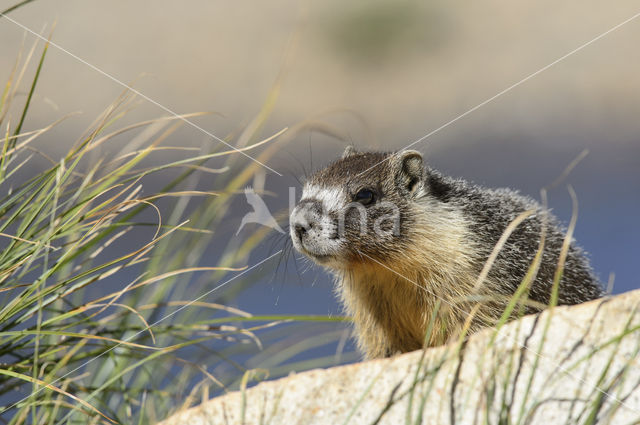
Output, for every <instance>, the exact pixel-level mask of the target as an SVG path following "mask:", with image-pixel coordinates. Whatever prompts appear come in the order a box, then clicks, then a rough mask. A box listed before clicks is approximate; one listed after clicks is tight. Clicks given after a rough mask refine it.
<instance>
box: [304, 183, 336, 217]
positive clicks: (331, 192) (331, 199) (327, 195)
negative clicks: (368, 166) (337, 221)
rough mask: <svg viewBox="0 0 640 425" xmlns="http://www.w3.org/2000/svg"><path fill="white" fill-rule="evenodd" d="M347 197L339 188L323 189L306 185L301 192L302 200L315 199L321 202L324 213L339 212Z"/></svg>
mask: <svg viewBox="0 0 640 425" xmlns="http://www.w3.org/2000/svg"><path fill="white" fill-rule="evenodd" d="M346 197H347V195H346V193H345V191H344V189H343V188H341V187H323V186H316V185H313V184H306V185H305V186H304V189H303V190H302V199H301V201H303V200H305V199H317V200H318V201H320V202H322V207H323V210H324V211H325V212H329V211H334V212H335V211H340V210H341V209H342V208H344V206H345V203H346V201H345V199H346Z"/></svg>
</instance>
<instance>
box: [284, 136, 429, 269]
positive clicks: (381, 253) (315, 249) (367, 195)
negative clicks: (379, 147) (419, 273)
mask: <svg viewBox="0 0 640 425" xmlns="http://www.w3.org/2000/svg"><path fill="white" fill-rule="evenodd" d="M424 187H425V171H424V166H423V163H422V155H421V154H420V153H419V152H417V151H401V152H396V153H381V152H362V153H361V152H356V151H355V150H354V149H353V148H351V147H348V148H347V149H346V150H345V152H344V154H343V155H342V158H340V159H339V160H337V161H335V162H333V163H332V164H330V165H329V166H327V167H326V168H325V169H323V170H320V171H319V172H317V173H316V174H314V175H313V176H311V178H309V180H308V181H307V182H306V183H305V185H304V188H303V191H302V197H301V199H300V202H299V203H298V205H297V206H296V207H295V209H294V210H293V211H292V213H291V217H290V232H291V239H292V240H293V245H294V246H295V247H296V249H297V250H298V251H300V252H301V253H303V254H305V255H307V256H308V257H310V258H311V259H313V260H314V261H315V262H316V263H318V264H321V265H324V266H327V267H331V268H334V269H345V268H349V266H350V265H352V264H354V263H359V262H362V261H366V257H372V258H375V259H378V260H382V261H384V259H388V258H389V256H390V255H391V254H393V253H394V252H396V253H401V252H402V251H403V249H402V248H403V245H404V244H405V243H406V239H407V233H408V232H409V229H410V228H411V224H412V223H411V222H412V217H413V216H414V215H413V214H411V211H412V209H413V208H414V206H415V202H416V201H417V200H418V199H419V198H421V197H422V196H424V194H425V193H424Z"/></svg>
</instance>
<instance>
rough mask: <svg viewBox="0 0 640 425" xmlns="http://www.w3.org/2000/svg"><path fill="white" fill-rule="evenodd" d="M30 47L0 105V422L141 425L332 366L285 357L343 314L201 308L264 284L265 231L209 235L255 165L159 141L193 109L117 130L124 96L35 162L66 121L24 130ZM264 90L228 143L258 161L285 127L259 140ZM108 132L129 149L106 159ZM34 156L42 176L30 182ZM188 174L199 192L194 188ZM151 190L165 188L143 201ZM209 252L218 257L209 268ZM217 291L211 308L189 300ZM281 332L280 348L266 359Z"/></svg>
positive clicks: (329, 336)
mask: <svg viewBox="0 0 640 425" xmlns="http://www.w3.org/2000/svg"><path fill="white" fill-rule="evenodd" d="M37 46H38V45H37V44H35V45H34V46H33V48H32V49H31V50H30V51H29V53H28V54H27V55H26V56H25V58H24V59H20V58H19V59H18V61H17V62H16V66H15V68H14V69H13V71H12V72H11V73H10V76H9V78H8V80H7V83H6V84H5V88H4V90H3V91H2V97H1V98H0V128H1V129H2V138H3V140H2V155H1V157H0V193H2V195H0V243H1V245H0V246H1V247H2V250H1V251H0V299H1V303H0V399H2V400H10V401H9V402H5V405H4V406H0V418H1V419H2V420H3V422H4V423H9V424H11V425H19V424H36V423H37V424H59V423H68V424H75V423H82V424H85V423H123V424H125V423H126V424H130V423H153V422H154V421H156V420H158V419H162V418H164V417H165V416H166V415H167V414H169V413H170V412H171V411H175V410H177V409H181V408H185V407H188V406H190V405H192V404H195V403H198V402H199V401H201V400H202V399H206V398H207V397H209V396H210V395H212V394H216V393H219V392H224V391H227V390H228V389H233V388H239V387H244V386H246V384H247V379H248V377H251V376H258V375H259V374H257V373H256V372H255V371H252V370H260V369H268V370H269V371H270V376H272V377H273V376H280V375H285V374H287V373H288V372H289V371H290V370H301V369H304V368H310V367H318V366H324V365H331V364H334V363H335V361H336V360H335V358H333V357H331V358H329V357H324V358H318V359H311V360H304V361H299V360H297V357H296V356H297V355H298V354H300V353H302V352H305V351H306V350H310V349H313V348H315V346H316V345H317V341H318V338H317V336H318V335H321V336H322V335H324V336H323V337H322V338H320V340H322V341H325V343H330V342H332V341H338V340H339V338H340V332H338V331H336V330H335V329H336V322H342V321H344V319H343V318H341V317H337V318H327V317H317V316H304V315H302V316H284V315H271V316H252V315H251V314H250V313H249V312H244V311H242V310H240V309H237V308H232V307H229V306H227V305H225V304H223V303H220V302H217V301H215V300H216V299H217V300H221V299H222V300H226V301H228V302H229V301H233V299H234V297H236V296H237V295H238V294H239V293H240V292H241V291H242V290H244V289H245V288H247V287H248V286H250V285H252V284H253V283H255V282H259V281H261V280H262V279H263V277H264V276H263V274H264V273H265V272H262V271H260V270H259V269H256V270H253V269H252V264H250V254H251V252H252V251H253V250H254V248H256V246H257V245H258V244H260V243H261V242H262V241H263V240H264V238H265V236H266V235H267V230H266V228H265V229H259V230H258V231H256V232H255V233H254V234H253V235H251V236H249V237H247V238H245V239H240V238H235V239H231V240H229V239H228V238H226V239H224V240H221V239H220V236H219V235H220V234H223V233H222V230H224V229H225V226H228V224H227V223H226V222H225V220H228V219H229V217H230V205H231V201H232V200H233V198H234V197H235V196H236V195H237V194H238V193H242V189H243V188H244V187H246V186H247V185H249V184H250V183H251V180H252V179H253V177H254V175H255V174H256V172H258V171H262V170H261V169H260V166H259V165H257V164H256V163H253V162H249V161H246V159H245V158H242V157H241V155H239V154H238V152H237V151H235V150H232V149H229V148H226V147H224V146H222V147H221V146H220V145H218V146H216V147H213V148H212V149H211V150H210V151H209V152H206V151H205V152H203V151H202V150H200V149H196V150H194V149H193V148H191V149H189V148H176V147H171V146H166V145H164V144H163V143H165V142H166V141H167V140H171V136H172V135H174V134H176V132H178V131H179V129H180V127H181V126H182V125H183V124H184V122H183V120H182V119H181V118H189V119H192V118H197V117H201V116H204V115H205V114H202V113H200V114H198V113H196V114H189V115H184V116H182V117H160V118H158V119H155V120H150V121H144V122H140V123H137V124H133V125H121V124H120V122H122V119H123V118H124V117H127V116H128V114H129V111H131V109H132V107H133V102H134V97H133V96H131V95H130V94H129V93H127V92H124V93H122V95H121V96H120V97H119V98H118V99H116V101H115V102H114V103H113V104H111V105H109V106H108V107H107V108H106V109H105V111H104V113H103V114H102V115H101V116H99V117H98V118H97V119H96V121H95V122H94V123H93V124H92V126H91V128H89V129H88V130H87V132H85V133H84V134H83V135H82V136H81V137H79V138H78V139H77V141H76V143H75V144H73V145H72V146H71V147H70V149H69V150H68V152H66V153H65V154H63V155H61V156H60V157H59V158H50V157H49V156H48V155H46V154H45V153H44V152H41V151H40V150H38V149H36V148H34V147H32V145H33V144H34V143H37V142H38V141H41V140H46V138H47V137H48V134H49V133H48V132H49V130H50V129H51V128H53V127H54V126H55V125H58V124H59V122H61V121H62V120H64V119H68V118H70V117H63V118H62V119H61V120H59V121H58V122H55V123H53V124H52V125H50V126H47V127H46V128H43V129H39V130H30V131H26V130H25V128H28V127H29V108H30V105H31V102H32V99H33V97H32V95H33V93H34V91H36V89H37V84H38V79H39V76H40V74H41V72H43V64H44V63H45V58H46V52H47V47H48V46H45V47H44V48H43V49H42V51H41V54H40V57H39V60H38V61H37V64H36V65H35V66H36V68H35V70H33V65H32V64H33V62H34V57H35V56H36V55H35V52H36V51H37ZM29 74H32V75H33V76H32V78H31V80H29V81H27V80H26V76H27V75H29ZM25 87H26V90H27V92H28V96H27V97H26V99H23V98H21V97H20V96H17V93H18V91H19V90H21V91H25ZM278 87H279V85H278V83H276V84H275V85H274V90H273V91H272V93H271V94H270V95H269V98H268V101H267V102H265V104H264V107H263V108H262V110H261V111H260V112H259V114H258V115H257V118H256V119H255V120H253V121H252V123H251V125H250V126H249V127H247V128H246V129H243V130H241V131H238V132H237V134H232V135H230V136H229V137H228V138H227V142H229V143H234V144H236V145H237V146H238V147H239V149H241V150H242V151H246V152H248V153H249V154H251V155H252V156H255V157H256V158H257V159H258V160H259V161H261V162H265V161H268V160H269V158H271V156H272V155H273V154H274V153H275V152H277V150H278V149H281V146H279V145H278V143H281V142H282V141H281V140H279V139H282V138H281V137H280V136H281V134H283V132H284V130H283V131H281V132H278V133H277V134H275V135H271V136H269V137H267V138H266V139H263V140H261V138H260V135H259V132H260V129H261V128H262V127H263V126H264V123H265V121H266V119H267V118H268V116H269V114H270V111H271V109H272V108H273V104H274V102H275V98H277V90H278ZM19 100H20V101H19ZM12 115H17V116H18V118H17V119H16V120H13V119H12V118H11V117H12ZM145 129H146V131H145V132H144V134H145V135H146V136H145V138H144V139H140V137H141V136H140V134H142V133H141V131H142V130H145ZM123 135H124V136H129V137H134V136H135V135H137V136H138V139H137V140H138V141H139V142H140V145H139V146H138V147H137V148H135V150H133V151H131V152H129V151H120V152H118V151H117V150H116V149H114V148H110V147H109V146H110V145H109V144H110V142H112V141H113V140H114V139H115V138H116V137H123ZM97 149H100V150H101V151H100V152H101V154H100V155H96V154H95V153H96V152H97ZM167 150H169V151H171V152H172V155H170V156H169V157H170V159H168V160H167V159H164V160H163V159H162V158H165V157H167V155H160V154H161V153H162V152H163V151H167ZM38 157H40V158H47V159H46V160H47V161H49V165H48V166H47V167H46V169H44V170H39V171H38V172H33V171H31V170H33V169H34V168H35V169H38V167H30V165H31V164H33V163H34V161H36V160H38V159H39V158H38ZM159 158H160V159H159ZM212 161H213V162H212ZM41 162H42V161H41ZM211 164H215V167H214V165H211ZM40 171H41V172H40ZM200 176H206V178H207V181H208V182H210V183H211V184H210V185H209V184H208V185H207V189H206V190H202V189H201V188H200V186H201V185H199V181H200V180H199V178H200ZM157 180H160V181H167V182H168V183H167V184H166V185H165V187H163V188H162V189H161V190H159V191H157V192H156V193H151V194H146V195H143V191H142V190H141V188H142V186H144V185H146V184H148V182H149V181H157ZM140 241H143V242H140ZM212 245H215V246H217V247H218V251H217V254H216V255H215V256H214V257H213V258H209V257H207V256H206V255H207V254H206V253H207V249H209V248H210V247H211V246H212ZM177 247H179V248H177ZM271 261H272V262H274V263H275V261H277V260H271ZM203 264H205V265H206V266H202V265H203ZM274 265H275V264H274ZM271 270H273V268H272V269H271ZM269 273H271V271H269ZM231 279H233V281H231ZM226 282H230V283H229V285H228V286H226ZM219 285H225V286H224V288H222V287H221V288H220V290H219V291H218V292H216V295H217V298H212V297H204V298H202V299H200V297H201V296H202V295H203V294H207V293H209V292H210V291H211V290H212V289H214V288H216V287H217V286H219ZM109 288H110V289H109ZM193 300H197V301H196V302H193ZM212 300H214V301H212ZM283 335H286V336H287V337H289V338H293V339H294V340H295V344H292V345H291V346H290V347H288V348H287V349H286V350H285V349H282V350H279V351H278V352H277V355H274V356H269V357H268V358H265V355H264V354H262V353H264V352H265V351H264V350H265V347H272V346H273V347H277V346H278V345H277V341H278V340H282V338H283ZM349 356H351V357H349ZM346 359H347V360H349V359H352V354H347V358H346ZM243 376H244V377H245V378H244V380H243Z"/></svg>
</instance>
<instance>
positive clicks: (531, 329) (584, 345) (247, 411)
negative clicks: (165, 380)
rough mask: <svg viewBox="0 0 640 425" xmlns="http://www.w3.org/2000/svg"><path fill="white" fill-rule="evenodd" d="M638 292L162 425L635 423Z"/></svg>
mask: <svg viewBox="0 0 640 425" xmlns="http://www.w3.org/2000/svg"><path fill="white" fill-rule="evenodd" d="M639 306H640V290H638V291H633V292H629V293H626V294H623V295H619V296H616V297H613V298H607V299H603V300H597V301H593V302H590V303H586V304H582V305H579V306H573V307H558V308H555V309H553V310H547V311H545V312H544V313H542V314H540V315H536V316H526V317H524V318H522V319H521V320H519V321H516V322H512V323H509V324H507V325H505V326H503V327H502V328H501V329H499V330H495V329H488V330H485V331H483V332H480V333H477V334H475V335H473V336H472V337H471V338H469V339H468V341H467V342H466V343H465V344H452V345H449V346H446V347H438V348H433V349H429V350H426V351H424V352H422V351H417V352H413V353H408V354H404V355H400V356H396V357H393V358H390V359H382V360H373V361H367V362H363V363H358V364H353V365H347V366H341V367H335V368H331V369H326V370H312V371H308V372H304V373H300V374H297V375H292V376H289V377H287V378H283V379H279V380H277V381H271V382H264V383H261V384H258V385H257V386H255V387H253V388H250V389H247V390H246V391H244V392H234V393H229V394H226V395H224V396H221V397H218V398H215V399H212V400H209V401H207V402H205V403H203V404H202V405H200V406H197V407H194V408H191V409H188V410H184V411H182V412H179V413H177V414H175V415H173V416H171V417H170V418H169V419H167V420H165V421H164V422H162V425H178V424H180V425H183V424H184V425H213V424H273V425H277V424H287V425H293V424H300V425H311V424H327V425H335V424H373V423H379V424H405V423H406V424H434V425H435V424H454V423H455V424H482V423H490V424H498V423H510V424H545V425H551V424H578V423H580V424H592V423H598V424H636V423H640V359H639V358H638V352H639V351H640V313H639V312H638V307H639Z"/></svg>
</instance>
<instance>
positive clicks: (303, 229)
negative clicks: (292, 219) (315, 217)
mask: <svg viewBox="0 0 640 425" xmlns="http://www.w3.org/2000/svg"><path fill="white" fill-rule="evenodd" d="M312 227H313V223H309V222H304V223H303V222H298V223H295V224H294V225H293V229H294V230H295V232H296V236H297V237H298V239H299V240H302V237H303V236H304V235H305V233H307V231H308V230H309V229H311V228H312Z"/></svg>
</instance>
